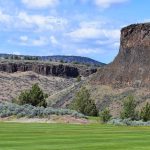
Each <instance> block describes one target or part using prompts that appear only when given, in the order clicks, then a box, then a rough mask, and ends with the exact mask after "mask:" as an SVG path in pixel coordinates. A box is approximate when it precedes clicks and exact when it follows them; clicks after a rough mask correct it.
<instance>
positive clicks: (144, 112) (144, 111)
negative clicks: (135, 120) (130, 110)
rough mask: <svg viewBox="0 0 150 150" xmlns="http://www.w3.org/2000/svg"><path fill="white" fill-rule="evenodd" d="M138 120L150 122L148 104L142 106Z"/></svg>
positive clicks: (149, 106) (149, 105)
mask: <svg viewBox="0 0 150 150" xmlns="http://www.w3.org/2000/svg"><path fill="white" fill-rule="evenodd" d="M140 118H141V119H142V120H143V121H149V120H150V104H149V103H147V104H146V106H144V107H143V108H142V110H141V113H140Z"/></svg>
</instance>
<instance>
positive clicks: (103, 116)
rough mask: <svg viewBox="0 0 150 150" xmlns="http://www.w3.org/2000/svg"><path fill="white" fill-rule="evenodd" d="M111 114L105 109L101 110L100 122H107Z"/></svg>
mask: <svg viewBox="0 0 150 150" xmlns="http://www.w3.org/2000/svg"><path fill="white" fill-rule="evenodd" d="M111 117H112V116H111V114H110V111H109V109H105V110H103V111H102V112H101V113H100V118H101V120H102V122H104V123H105V122H108V121H109V120H110V119H111Z"/></svg>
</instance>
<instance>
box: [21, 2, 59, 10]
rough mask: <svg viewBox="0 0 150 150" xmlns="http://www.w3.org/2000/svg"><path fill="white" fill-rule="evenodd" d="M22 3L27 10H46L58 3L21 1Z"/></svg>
mask: <svg viewBox="0 0 150 150" xmlns="http://www.w3.org/2000/svg"><path fill="white" fill-rule="evenodd" d="M22 3H24V4H25V5H26V6H27V7H29V8H36V9H41V8H47V7H51V6H55V5H57V4H58V3H59V1H58V0H22Z"/></svg>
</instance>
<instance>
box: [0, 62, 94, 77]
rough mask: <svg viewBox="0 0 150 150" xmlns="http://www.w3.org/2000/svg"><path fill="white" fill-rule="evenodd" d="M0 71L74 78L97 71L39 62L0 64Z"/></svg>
mask: <svg viewBox="0 0 150 150" xmlns="http://www.w3.org/2000/svg"><path fill="white" fill-rule="evenodd" d="M0 71H2V72H7V73H14V72H17V71H20V72H26V71H33V72H35V73H38V74H41V75H45V76H49V75H52V76H60V77H72V78H76V77H78V76H79V75H82V76H85V77H86V76H89V75H90V74H93V73H95V72H96V71H97V69H96V68H89V67H86V66H85V65H83V66H82V65H76V66H75V65H68V64H60V63H57V64H56V63H41V62H22V61H16V62H9V61H3V62H0Z"/></svg>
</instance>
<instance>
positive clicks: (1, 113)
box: [0, 103, 85, 118]
mask: <svg viewBox="0 0 150 150" xmlns="http://www.w3.org/2000/svg"><path fill="white" fill-rule="evenodd" d="M50 115H70V116H73V117H79V118H85V116H84V115H83V114H81V113H78V112H77V111H74V110H70V109H54V108H51V107H47V108H44V107H35V106H32V105H29V104H25V105H17V104H14V103H0V117H1V118H4V117H10V116H16V117H18V118H20V117H28V118H34V117H48V116H50Z"/></svg>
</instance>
